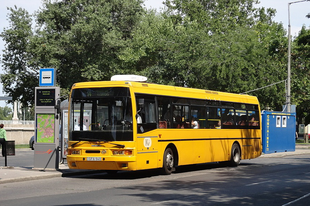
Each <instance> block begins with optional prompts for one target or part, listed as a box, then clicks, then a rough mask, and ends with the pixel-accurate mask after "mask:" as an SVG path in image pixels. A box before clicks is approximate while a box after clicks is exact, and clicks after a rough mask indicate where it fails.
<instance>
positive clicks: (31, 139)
mask: <svg viewBox="0 0 310 206" xmlns="http://www.w3.org/2000/svg"><path fill="white" fill-rule="evenodd" d="M59 146H60V147H61V126H60V128H59ZM29 147H30V148H31V149H32V150H34V135H33V136H32V137H31V138H30V140H29Z"/></svg>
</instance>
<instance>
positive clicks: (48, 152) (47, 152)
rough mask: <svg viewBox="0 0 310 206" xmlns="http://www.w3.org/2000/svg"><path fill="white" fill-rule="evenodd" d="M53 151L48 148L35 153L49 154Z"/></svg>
mask: <svg viewBox="0 0 310 206" xmlns="http://www.w3.org/2000/svg"><path fill="white" fill-rule="evenodd" d="M52 152H53V150H51V149H48V150H47V151H36V152H35V153H36V154H51V153H52Z"/></svg>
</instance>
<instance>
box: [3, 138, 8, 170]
mask: <svg viewBox="0 0 310 206" xmlns="http://www.w3.org/2000/svg"><path fill="white" fill-rule="evenodd" d="M2 147H3V148H2V149H3V150H4V158H5V163H4V166H6V167H7V166H8V155H7V154H6V140H4V144H3V145H2Z"/></svg>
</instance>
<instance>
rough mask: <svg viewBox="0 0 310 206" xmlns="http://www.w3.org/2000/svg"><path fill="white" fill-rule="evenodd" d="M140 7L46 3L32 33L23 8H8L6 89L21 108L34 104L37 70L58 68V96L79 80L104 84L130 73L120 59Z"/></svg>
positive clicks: (127, 0)
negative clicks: (121, 74)
mask: <svg viewBox="0 0 310 206" xmlns="http://www.w3.org/2000/svg"><path fill="white" fill-rule="evenodd" d="M141 5H142V0H114V1H109V0H76V1H71V0H62V1H55V2H53V3H51V1H49V0H44V1H43V8H42V9H41V10H40V11H39V12H38V13H37V14H36V15H35V16H34V17H35V20H36V22H37V25H36V28H37V29H36V30H35V31H34V32H32V31H31V19H30V17H29V14H28V13H27V12H26V11H25V10H23V9H17V8H15V10H14V9H10V11H11V14H10V15H9V20H10V21H11V22H12V23H11V28H10V29H6V30H5V31H4V32H3V33H2V35H1V36H2V37H3V39H4V41H5V42H6V44H7V45H8V46H7V48H6V51H5V52H6V53H5V55H4V58H3V62H4V68H5V74H3V75H2V78H1V81H2V83H3V86H4V91H5V92H6V93H8V94H9V95H13V100H16V99H18V100H20V101H21V102H22V104H23V105H29V104H30V105H33V102H34V94H33V93H34V87H35V86H37V85H38V74H39V69H40V68H56V73H57V85H58V86H60V87H61V88H62V91H61V92H62V94H68V92H69V90H70V88H71V86H72V84H74V83H75V82H78V81H92V80H108V79H109V78H110V77H111V76H112V75H114V74H119V73H123V72H125V73H127V72H129V71H130V69H128V68H127V67H126V65H124V64H123V62H122V61H121V60H120V59H119V58H118V55H119V53H120V52H121V51H122V50H123V49H124V48H126V47H127V45H128V42H129V41H131V39H132V35H131V32H132V30H133V29H134V27H135V25H136V24H137V23H138V22H139V19H140V16H141V15H142V13H143V12H144V10H143V7H142V6H141ZM15 37H18V38H16V39H15ZM11 45H12V46H11ZM13 46H14V47H13ZM11 47H12V48H11ZM12 58H15V59H16V60H18V61H12ZM11 62H13V64H12V63H11ZM12 85H13V87H12Z"/></svg>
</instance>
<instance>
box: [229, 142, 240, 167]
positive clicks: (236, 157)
mask: <svg viewBox="0 0 310 206" xmlns="http://www.w3.org/2000/svg"><path fill="white" fill-rule="evenodd" d="M240 161H241V150H240V147H239V145H238V144H237V143H234V144H233V146H232V147H231V157H230V162H229V165H230V166H232V167H237V166H238V165H239V164H240Z"/></svg>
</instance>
